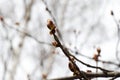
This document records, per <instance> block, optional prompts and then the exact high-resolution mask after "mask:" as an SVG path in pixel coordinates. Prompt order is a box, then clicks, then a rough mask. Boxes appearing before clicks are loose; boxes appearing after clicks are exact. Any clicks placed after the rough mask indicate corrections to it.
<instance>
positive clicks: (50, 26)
mask: <svg viewBox="0 0 120 80" xmlns="http://www.w3.org/2000/svg"><path fill="white" fill-rule="evenodd" d="M47 27H48V28H49V29H50V34H54V33H55V28H56V26H55V24H54V23H53V22H52V21H51V20H50V19H48V20H47Z"/></svg>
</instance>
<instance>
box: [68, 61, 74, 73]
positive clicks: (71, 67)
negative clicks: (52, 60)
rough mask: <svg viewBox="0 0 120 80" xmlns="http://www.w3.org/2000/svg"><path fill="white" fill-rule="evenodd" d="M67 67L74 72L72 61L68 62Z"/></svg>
mask: <svg viewBox="0 0 120 80" xmlns="http://www.w3.org/2000/svg"><path fill="white" fill-rule="evenodd" d="M68 66H69V69H70V70H71V71H72V72H74V71H75V70H74V65H73V63H72V62H71V61H70V62H69V65H68Z"/></svg>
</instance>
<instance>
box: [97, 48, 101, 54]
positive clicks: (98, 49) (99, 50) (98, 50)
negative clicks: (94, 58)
mask: <svg viewBox="0 0 120 80" xmlns="http://www.w3.org/2000/svg"><path fill="white" fill-rule="evenodd" d="M97 52H98V55H99V56H100V53H101V49H100V48H97Z"/></svg>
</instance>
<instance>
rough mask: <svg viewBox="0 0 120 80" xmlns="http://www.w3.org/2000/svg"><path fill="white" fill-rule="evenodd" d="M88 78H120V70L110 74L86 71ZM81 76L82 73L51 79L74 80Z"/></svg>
mask: <svg viewBox="0 0 120 80" xmlns="http://www.w3.org/2000/svg"><path fill="white" fill-rule="evenodd" d="M84 74H85V75H86V76H87V77H88V78H98V77H106V78H107V77H115V78H118V77H120V72H108V74H104V73H84ZM79 77H82V76H81V75H79V76H70V77H63V78H56V79H49V80H74V79H79Z"/></svg>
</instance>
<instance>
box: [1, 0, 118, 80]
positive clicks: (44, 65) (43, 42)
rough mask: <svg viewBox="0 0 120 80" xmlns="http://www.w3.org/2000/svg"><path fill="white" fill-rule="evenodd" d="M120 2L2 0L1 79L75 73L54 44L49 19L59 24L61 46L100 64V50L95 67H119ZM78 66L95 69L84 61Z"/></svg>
mask: <svg viewBox="0 0 120 80" xmlns="http://www.w3.org/2000/svg"><path fill="white" fill-rule="evenodd" d="M119 3H120V0H0V80H44V79H54V78H59V77H67V76H71V75H73V74H72V72H71V71H70V70H69V68H68V59H67V58H66V56H65V55H64V54H63V52H62V51H61V49H59V48H55V47H54V46H52V45H51V43H52V42H53V41H54V39H53V37H52V36H51V35H50V34H49V30H48V28H47V26H46V25H47V20H48V19H51V20H52V21H53V22H54V23H55V25H56V27H57V29H58V36H59V39H60V41H61V42H62V44H64V45H65V46H66V47H67V48H68V50H69V51H70V52H71V53H72V54H73V55H75V56H76V57H77V58H79V59H80V60H82V61H83V62H85V63H88V64H91V65H94V66H96V61H95V60H94V59H93V57H94V54H96V53H97V51H96V49H97V48H100V49H101V54H100V55H101V56H100V57H99V59H100V60H101V61H100V62H98V63H97V66H100V67H102V68H105V69H109V70H114V71H119V70H120V66H119V63H120V54H119V50H120V46H119V38H120V36H119V32H120V29H119V25H120V4H119ZM111 11H113V12H114V14H113V15H111ZM109 61H110V62H111V63H109ZM78 66H79V68H80V70H83V71H86V70H91V71H92V72H95V71H96V70H95V69H92V68H89V67H86V66H85V65H82V64H80V63H78ZM93 80H94V79H93ZM98 80H108V78H98ZM118 80H119V78H118Z"/></svg>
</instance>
